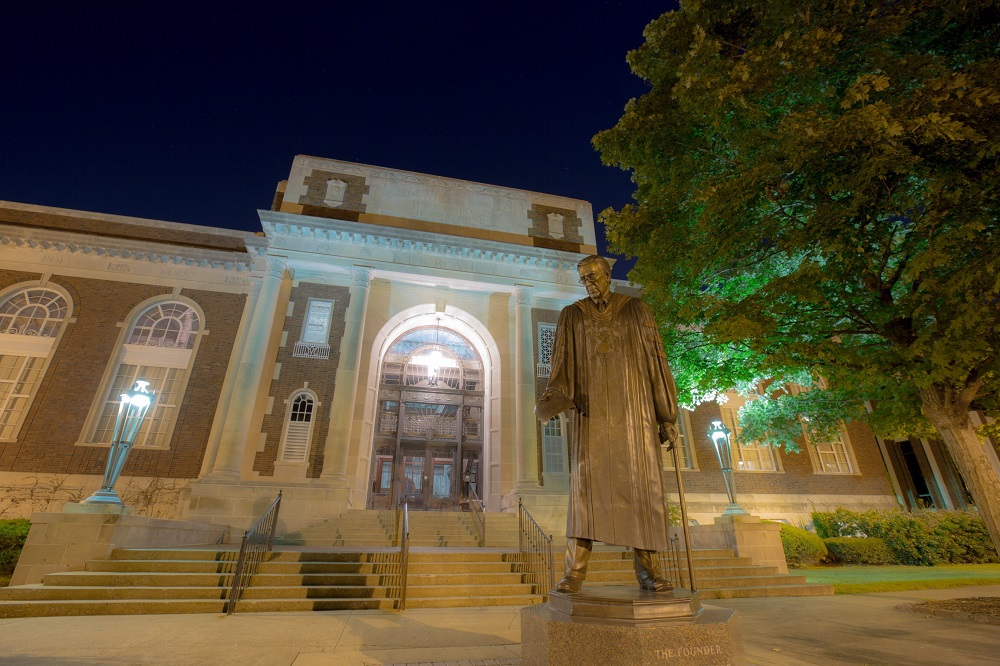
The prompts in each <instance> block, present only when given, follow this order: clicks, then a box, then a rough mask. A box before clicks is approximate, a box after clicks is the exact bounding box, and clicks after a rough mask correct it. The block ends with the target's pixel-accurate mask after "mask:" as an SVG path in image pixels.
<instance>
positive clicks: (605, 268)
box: [535, 256, 677, 593]
mask: <svg viewBox="0 0 1000 666" xmlns="http://www.w3.org/2000/svg"><path fill="white" fill-rule="evenodd" d="M577 270H578V271H579V273H580V282H581V283H582V284H583V285H584V286H585V287H586V288H587V295H588V297H587V298H585V299H583V300H579V301H577V302H576V303H574V304H572V305H570V306H568V307H566V308H563V311H562V313H561V314H560V315H559V324H558V325H557V327H556V339H555V344H554V346H553V350H552V374H551V377H550V378H549V383H548V386H547V387H546V390H545V393H544V394H542V397H541V398H540V399H539V400H538V403H537V404H536V405H535V415H536V416H537V417H538V419H539V420H540V421H541V422H542V423H547V422H548V421H549V419H551V418H552V417H553V416H555V415H557V414H559V413H561V412H563V411H565V410H567V409H573V410H574V411H573V430H572V432H573V440H572V445H571V476H570V496H569V515H568V516H567V521H566V523H567V524H566V537H567V538H568V542H567V548H566V570H565V577H564V578H563V579H562V580H560V581H559V583H558V584H557V585H556V589H557V590H558V591H560V592H579V591H580V589H581V587H582V585H583V581H584V579H585V578H586V574H587V562H588V561H589V559H590V552H591V548H592V546H593V542H594V541H595V540H596V541H602V542H604V543H609V544H615V545H620V546H631V547H632V549H633V550H634V554H635V562H634V565H635V575H636V579H637V580H638V581H639V587H640V588H641V589H643V590H647V591H650V592H663V593H669V592H671V591H672V587H671V585H670V582H669V581H667V580H666V579H665V578H663V576H662V575H661V574H660V570H659V569H660V568H659V560H658V558H657V555H656V551H658V550H666V549H667V505H666V497H665V496H664V490H663V463H662V455H661V453H660V444H661V441H662V442H665V443H667V442H669V444H670V445H673V443H674V441H675V440H676V437H677V430H676V425H675V424H676V422H677V389H676V388H675V386H674V378H673V375H671V373H670V367H669V366H668V365H667V357H666V354H665V353H664V352H663V343H662V341H661V340H660V335H659V332H658V330H657V327H656V323H655V322H654V321H653V315H652V313H651V312H650V310H649V306H647V305H646V304H645V303H644V302H643V301H641V300H640V299H638V298H633V297H631V296H625V295H623V294H616V293H614V292H612V291H611V266H610V265H609V264H608V262H607V260H605V259H604V258H602V257H598V256H590V257H587V258H586V259H584V260H583V261H581V262H580V263H579V265H578V266H577Z"/></svg>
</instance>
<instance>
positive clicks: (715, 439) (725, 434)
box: [708, 421, 746, 516]
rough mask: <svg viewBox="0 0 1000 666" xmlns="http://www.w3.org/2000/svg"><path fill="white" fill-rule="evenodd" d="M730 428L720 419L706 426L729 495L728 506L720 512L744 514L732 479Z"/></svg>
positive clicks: (736, 514) (731, 514) (724, 514)
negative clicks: (737, 499) (737, 500)
mask: <svg viewBox="0 0 1000 666" xmlns="http://www.w3.org/2000/svg"><path fill="white" fill-rule="evenodd" d="M731 434H732V430H730V429H729V428H727V427H726V426H725V425H723V424H722V421H712V425H710V426H709V427H708V437H709V439H711V440H712V446H714V447H715V455H716V457H717V458H718V459H719V467H721V468H722V480H723V482H724V483H725V484H726V495H728V496H729V506H727V507H726V510H725V511H724V512H723V513H722V515H723V516H740V515H745V514H746V511H744V510H743V508H742V507H740V505H739V504H737V503H736V485H735V480H734V479H733V450H732V449H731V448H730V446H729V435H731Z"/></svg>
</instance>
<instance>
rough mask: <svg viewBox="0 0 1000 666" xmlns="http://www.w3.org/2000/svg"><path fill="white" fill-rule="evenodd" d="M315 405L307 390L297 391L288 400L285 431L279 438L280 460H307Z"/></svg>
mask: <svg viewBox="0 0 1000 666" xmlns="http://www.w3.org/2000/svg"><path fill="white" fill-rule="evenodd" d="M315 405H316V401H315V399H314V398H313V395H312V394H311V393H310V392H309V391H299V392H297V393H295V394H294V395H293V396H292V398H291V400H290V401H289V408H288V412H287V414H288V415H287V417H286V419H285V432H284V436H283V437H282V438H281V439H282V443H281V456H280V459H281V461H282V462H288V463H304V462H306V460H308V458H309V443H310V442H311V441H312V431H313V413H314V411H315Z"/></svg>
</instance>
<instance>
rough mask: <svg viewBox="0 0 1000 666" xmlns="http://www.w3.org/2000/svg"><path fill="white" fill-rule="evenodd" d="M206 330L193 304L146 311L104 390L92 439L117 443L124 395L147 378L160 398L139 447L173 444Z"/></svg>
mask: <svg viewBox="0 0 1000 666" xmlns="http://www.w3.org/2000/svg"><path fill="white" fill-rule="evenodd" d="M201 332H202V326H201V317H200V316H199V315H198V313H197V312H196V311H195V309H194V308H193V307H192V306H191V305H188V304H187V303H182V302H179V301H164V302H160V303H155V304H153V305H150V306H148V307H146V308H145V309H144V310H142V311H141V312H140V313H139V315H138V316H137V317H135V320H134V321H133V323H132V325H131V327H130V328H129V331H128V333H127V334H126V336H125V338H124V339H125V342H124V343H123V344H122V345H121V349H120V350H119V352H118V354H117V356H116V359H115V363H116V365H115V369H114V372H112V373H111V375H110V378H109V380H108V382H107V387H106V389H105V390H104V391H103V392H102V393H101V395H102V396H103V400H102V401H101V404H100V405H99V409H98V415H97V418H96V420H95V423H94V426H93V429H92V430H91V436H90V438H89V441H90V442H93V443H103V444H109V443H110V442H111V437H112V434H113V431H114V427H115V417H116V416H117V414H118V402H119V399H118V397H119V396H120V395H121V394H122V393H124V392H125V391H127V390H129V389H130V388H132V385H133V384H134V383H135V381H136V380H137V379H144V380H146V381H148V382H149V386H150V388H151V389H152V390H155V391H156V400H155V402H154V403H153V406H152V407H151V408H150V410H149V413H148V415H147V417H146V419H145V420H144V421H143V423H142V427H141V428H140V429H139V434H138V435H137V436H136V439H135V446H137V447H149V448H166V447H167V446H169V444H170V437H171V434H172V433H173V429H174V423H175V422H176V420H177V411H178V409H179V408H180V405H181V402H182V400H183V398H184V391H185V389H186V388H187V381H188V377H189V374H190V368H191V365H192V363H193V361H194V353H195V349H196V347H197V340H198V337H199V335H200V334H201Z"/></svg>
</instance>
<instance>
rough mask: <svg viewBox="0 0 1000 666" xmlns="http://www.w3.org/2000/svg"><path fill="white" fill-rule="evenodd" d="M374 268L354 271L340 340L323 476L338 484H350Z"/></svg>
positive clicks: (344, 485) (341, 486) (348, 486)
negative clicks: (349, 465) (350, 458)
mask: <svg viewBox="0 0 1000 666" xmlns="http://www.w3.org/2000/svg"><path fill="white" fill-rule="evenodd" d="M371 276H372V269H370V268H368V267H367V266H356V267H355V268H354V271H353V273H352V278H353V279H352V282H351V301H350V303H349V304H348V305H347V314H346V315H345V316H344V337H343V338H341V340H340V364H339V366H338V367H337V383H336V385H335V386H334V389H333V400H332V401H331V405H330V428H329V430H328V431H327V436H326V444H325V446H324V449H323V473H322V475H321V476H320V478H322V479H325V480H327V481H330V482H332V484H333V486H334V487H337V488H350V484H349V483H348V478H347V458H348V454H349V453H350V442H351V426H352V425H353V422H354V401H355V399H356V398H357V393H358V365H359V362H360V358H359V357H360V356H361V342H362V339H363V337H364V332H365V316H366V314H367V311H368V295H369V293H370V289H369V287H370V285H371Z"/></svg>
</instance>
